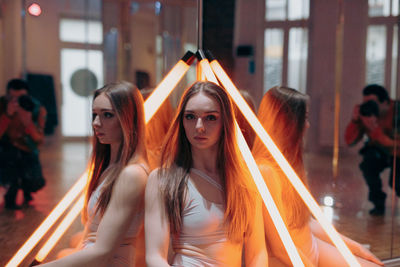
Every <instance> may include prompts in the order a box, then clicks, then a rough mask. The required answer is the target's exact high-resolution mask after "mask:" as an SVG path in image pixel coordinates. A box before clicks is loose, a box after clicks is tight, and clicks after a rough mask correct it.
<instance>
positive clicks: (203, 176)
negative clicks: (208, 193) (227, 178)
mask: <svg viewBox="0 0 400 267" xmlns="http://www.w3.org/2000/svg"><path fill="white" fill-rule="evenodd" d="M190 170H191V171H192V172H194V173H195V174H197V175H198V176H200V177H201V178H203V179H204V180H206V181H207V182H209V183H210V184H212V185H213V186H215V187H216V188H217V189H218V190H220V191H224V190H223V189H222V186H221V185H220V184H219V183H218V182H217V181H215V180H214V179H213V178H211V177H210V176H208V175H207V174H206V173H204V172H202V171H200V170H198V169H195V168H191V169H190Z"/></svg>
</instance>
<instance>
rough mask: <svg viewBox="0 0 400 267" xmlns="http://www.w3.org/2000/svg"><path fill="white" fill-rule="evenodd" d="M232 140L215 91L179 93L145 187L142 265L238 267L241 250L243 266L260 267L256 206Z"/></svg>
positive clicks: (198, 87) (224, 98) (196, 88)
mask: <svg viewBox="0 0 400 267" xmlns="http://www.w3.org/2000/svg"><path fill="white" fill-rule="evenodd" d="M235 136H236V132H235V128H234V113H233V110H232V105H231V102H230V99H229V97H228V95H227V94H226V92H225V91H224V90H223V89H222V88H221V87H219V86H218V85H216V84H214V83H211V82H197V83H195V84H193V85H192V86H191V87H190V88H189V89H187V90H186V91H185V93H184V95H183V96H182V99H181V103H180V105H179V107H178V111H177V115H176V117H175V119H174V121H173V122H172V124H171V128H170V130H169V132H168V134H167V136H166V139H165V140H166V142H165V143H164V146H163V150H162V154H161V167H160V169H158V170H155V171H153V172H152V173H151V174H150V176H149V182H148V184H147V186H146V204H145V205H146V206H145V230H146V263H147V266H150V267H162V266H170V264H171V266H231V267H236V266H241V256H242V247H243V245H244V248H245V251H244V258H245V259H244V262H245V264H246V266H267V253H266V249H265V240H264V229H263V222H262V213H261V201H260V199H259V198H258V192H257V190H256V189H255V188H254V187H253V186H252V182H251V180H250V179H251V177H249V174H248V172H247V169H246V168H247V167H245V165H244V163H243V160H242V158H241V156H240V152H239V150H238V147H237V143H236V139H235ZM170 239H171V241H172V250H173V253H172V254H173V258H172V262H170V263H169V262H168V247H169V244H170Z"/></svg>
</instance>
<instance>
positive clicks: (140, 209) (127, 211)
mask: <svg viewBox="0 0 400 267" xmlns="http://www.w3.org/2000/svg"><path fill="white" fill-rule="evenodd" d="M92 108H93V121H92V126H93V130H94V135H95V136H94V137H93V152H92V158H91V164H90V165H91V166H93V171H92V172H91V173H90V175H89V182H88V185H87V189H86V201H85V207H84V212H83V218H84V221H85V222H86V223H85V231H84V235H83V241H82V243H81V244H80V247H79V249H77V250H76V251H75V252H74V253H72V254H70V255H68V256H65V257H63V258H61V259H58V260H56V261H54V262H50V263H47V264H45V266H58V267H59V266H143V265H144V251H143V249H144V233H143V219H144V189H145V185H146V182H147V172H148V167H147V155H146V149H145V143H144V142H145V123H144V111H143V99H142V96H141V94H140V92H139V91H138V90H137V89H136V88H134V86H133V85H132V84H130V83H127V82H121V83H113V84H109V85H106V86H104V87H103V88H101V89H98V90H96V91H95V94H94V97H93V106H92Z"/></svg>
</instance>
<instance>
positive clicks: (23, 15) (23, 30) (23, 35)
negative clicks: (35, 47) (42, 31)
mask: <svg viewBox="0 0 400 267" xmlns="http://www.w3.org/2000/svg"><path fill="white" fill-rule="evenodd" d="M21 4H22V7H21V46H22V78H23V79H26V74H27V73H26V25H25V23H26V11H25V5H26V3H25V0H22V1H21Z"/></svg>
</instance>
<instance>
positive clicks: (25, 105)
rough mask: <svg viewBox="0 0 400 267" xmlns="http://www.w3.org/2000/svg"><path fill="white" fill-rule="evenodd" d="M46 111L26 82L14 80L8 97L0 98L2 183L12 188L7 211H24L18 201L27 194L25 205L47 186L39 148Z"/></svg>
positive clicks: (0, 165) (7, 199)
mask: <svg viewBox="0 0 400 267" xmlns="http://www.w3.org/2000/svg"><path fill="white" fill-rule="evenodd" d="M45 123H46V109H45V108H44V107H43V106H42V105H41V104H40V103H39V101H37V100H36V99H35V98H33V97H32V96H30V95H29V86H28V84H27V83H26V82H25V81H24V80H22V79H12V80H10V81H9V82H8V84H7V93H6V95H5V96H3V97H1V98H0V182H1V183H2V184H3V185H5V186H6V187H8V189H7V193H6V194H5V196H4V201H5V208H6V209H11V210H15V209H20V208H21V206H19V205H17V203H16V197H17V193H18V190H19V189H22V190H23V192H24V203H25V204H28V203H29V202H30V201H31V200H32V195H31V193H33V192H36V191H38V190H39V189H41V188H42V187H43V186H44V185H45V180H44V177H43V174H42V166H41V164H40V160H39V148H38V146H39V145H40V144H41V143H42V142H43V140H44V132H43V129H44V126H45Z"/></svg>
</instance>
